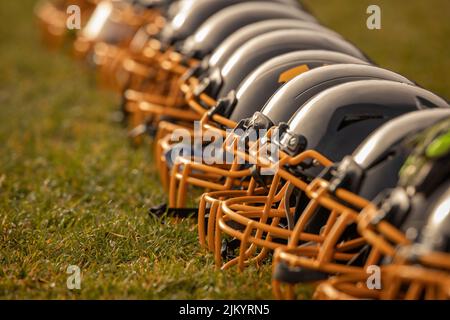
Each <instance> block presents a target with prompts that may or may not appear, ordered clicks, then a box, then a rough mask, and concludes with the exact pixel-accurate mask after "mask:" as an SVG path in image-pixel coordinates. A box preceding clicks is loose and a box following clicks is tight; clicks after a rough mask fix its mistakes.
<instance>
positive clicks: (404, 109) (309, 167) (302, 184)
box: [214, 74, 447, 267]
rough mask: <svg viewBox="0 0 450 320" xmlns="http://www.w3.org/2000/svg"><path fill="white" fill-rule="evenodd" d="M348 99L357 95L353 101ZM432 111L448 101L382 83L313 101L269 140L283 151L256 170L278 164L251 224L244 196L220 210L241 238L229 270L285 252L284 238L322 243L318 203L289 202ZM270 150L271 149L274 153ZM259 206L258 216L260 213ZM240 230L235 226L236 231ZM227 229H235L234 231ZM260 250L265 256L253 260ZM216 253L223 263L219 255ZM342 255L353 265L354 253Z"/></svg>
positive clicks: (356, 85)
mask: <svg viewBox="0 0 450 320" xmlns="http://www.w3.org/2000/svg"><path fill="white" fill-rule="evenodd" d="M305 75H306V74H305ZM344 92H345V94H344ZM350 92H353V93H354V92H358V94H356V95H355V94H349V93H350ZM381 92H383V93H385V95H384V96H383V97H380V94H381ZM417 97H420V98H424V99H426V100H427V101H429V102H430V104H428V106H426V107H424V106H423V105H422V104H420V103H418V100H417ZM294 103H295V102H294ZM431 105H432V106H435V107H436V106H442V107H447V103H446V102H445V101H444V100H442V99H441V98H439V97H437V96H435V95H433V94H432V93H430V92H428V91H426V90H424V89H421V88H418V87H415V86H411V85H408V84H404V83H398V82H392V81H385V80H362V81H357V82H352V83H346V84H341V85H338V86H336V87H333V88H330V89H327V90H325V91H323V92H322V93H319V94H318V95H316V96H315V97H313V98H312V99H310V100H309V101H308V102H307V103H306V104H305V105H303V107H302V108H300V109H299V110H298V111H297V113H296V114H295V115H294V116H293V117H292V119H291V120H290V121H289V124H288V125H280V126H279V128H278V131H279V132H278V133H277V134H275V135H274V137H273V138H271V140H270V145H272V144H273V145H275V146H276V147H277V148H279V149H280V150H281V152H280V153H281V155H280V156H279V157H278V159H279V160H277V158H275V161H274V160H270V158H271V156H269V160H267V158H261V157H260V158H261V160H260V161H259V163H258V164H257V166H262V167H264V166H272V167H273V163H275V168H274V170H275V175H274V177H273V178H271V182H270V184H267V186H266V187H267V189H268V191H267V193H265V194H266V195H263V196H258V197H254V198H250V200H251V201H255V205H254V208H253V209H252V210H253V211H252V217H251V218H249V217H246V213H245V212H246V210H245V209H242V206H241V204H242V203H246V204H247V205H249V206H250V207H251V206H252V205H251V204H250V203H249V201H250V200H249V198H247V197H242V198H240V199H239V198H232V199H229V200H226V201H223V202H222V203H221V212H219V214H218V219H219V222H218V224H219V229H220V230H221V232H223V233H225V234H228V235H230V236H232V237H235V238H237V239H239V240H240V243H241V251H240V254H239V256H238V257H237V258H235V259H233V260H231V261H230V262H228V263H227V264H226V265H225V266H224V267H229V266H231V265H234V264H236V263H238V264H239V265H240V267H243V266H244V265H246V264H247V263H249V262H251V261H255V260H257V261H260V260H261V259H263V257H265V256H266V255H267V253H268V252H269V251H270V250H273V249H275V248H278V247H280V246H281V247H283V246H285V244H286V241H287V239H288V238H290V237H291V236H293V235H297V236H298V237H299V239H297V240H293V241H294V242H293V243H292V245H294V246H296V245H297V242H298V241H300V242H301V243H303V242H305V241H307V242H308V241H315V242H318V243H321V242H323V241H324V237H325V236H326V232H329V231H330V230H328V229H327V228H326V227H325V230H326V232H325V233H323V230H324V229H323V228H322V226H323V224H318V223H314V224H309V222H310V218H311V216H314V212H315V209H317V208H318V203H316V202H315V201H312V202H313V204H311V205H308V201H307V202H304V200H303V199H304V198H303V196H302V197H301V199H300V200H301V201H300V202H299V203H298V205H297V206H296V205H293V204H292V203H291V201H292V200H293V199H292V198H291V196H292V195H294V197H296V196H297V195H303V194H305V192H306V191H307V188H308V186H309V183H310V182H311V181H312V180H314V178H315V177H317V176H318V175H319V173H320V171H321V170H322V169H321V168H323V167H328V166H330V165H331V164H332V163H333V162H337V161H340V160H341V159H342V158H343V157H344V156H345V155H347V154H350V153H351V152H352V151H354V150H355V149H356V148H357V147H358V145H359V144H360V143H361V142H362V141H363V140H364V139H365V138H366V137H367V136H368V135H369V134H370V133H372V132H373V131H374V130H376V129H377V128H379V127H380V126H381V125H383V124H384V123H386V122H388V121H389V120H391V119H394V118H396V117H398V116H400V115H402V114H405V113H408V112H411V111H415V110H420V109H421V108H427V107H430V106H431ZM269 147H270V146H269ZM269 147H267V149H270V150H273V149H272V148H269ZM271 163H272V164H271ZM252 176H253V177H254V176H255V175H254V174H252ZM263 187H264V185H263ZM291 188H292V189H291ZM288 189H289V191H288ZM249 195H251V193H250V194H249ZM308 197H309V195H308ZM312 200H314V199H312ZM261 203H264V205H261ZM311 206H312V207H311ZM233 207H238V208H241V209H240V210H242V211H240V210H237V211H234V210H233ZM258 207H259V211H258V210H257V209H256V208H258ZM269 208H278V210H280V211H281V212H280V211H277V210H275V212H274V213H273V214H275V216H270V214H272V213H271V211H270V210H269ZM285 208H288V209H286V210H287V212H285V211H284V209H285ZM304 210H305V212H303V211H304ZM283 216H284V217H285V219H286V220H287V226H286V223H282V222H283V221H286V220H283V218H282V217H283ZM326 216H327V214H326V215H325V217H326ZM236 223H237V225H238V227H235V225H236ZM279 223H281V224H280V226H278V224H279ZM230 224H231V225H233V227H230ZM239 225H240V226H239ZM283 225H284V227H283ZM243 230H245V231H243ZM321 230H322V231H321ZM297 236H296V237H297ZM214 237H215V239H216V240H215V241H216V243H217V242H218V241H219V240H217V239H220V235H218V234H217V232H216V234H215V236H214ZM283 239H284V243H285V244H284V245H283V244H282V243H283V241H282V240H283ZM219 242H220V241H219ZM280 242H281V244H280ZM353 245H354V244H353ZM249 246H250V247H249ZM314 247H315V248H314V250H319V249H320V246H317V245H316V246H314ZM250 248H251V249H250ZM258 248H261V249H262V251H261V252H260V253H259V254H255V253H256V252H258V251H257V249H258ZM351 248H352V249H354V247H351ZM216 249H217V248H216ZM307 249H308V250H311V248H307ZM248 250H250V251H248ZM308 250H307V251H308ZM308 252H309V253H311V251H308ZM215 254H216V258H217V259H218V261H220V260H221V259H220V252H217V251H216V252H215ZM218 255H219V256H218ZM343 256H344V257H346V258H347V259H349V257H354V256H355V254H349V255H345V254H344V255H343Z"/></svg>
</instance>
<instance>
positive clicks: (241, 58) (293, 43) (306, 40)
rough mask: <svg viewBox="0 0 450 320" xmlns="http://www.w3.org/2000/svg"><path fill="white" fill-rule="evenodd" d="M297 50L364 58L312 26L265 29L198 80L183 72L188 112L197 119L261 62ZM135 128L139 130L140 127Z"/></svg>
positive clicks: (145, 106) (181, 114) (342, 41)
mask: <svg viewBox="0 0 450 320" xmlns="http://www.w3.org/2000/svg"><path fill="white" fill-rule="evenodd" d="M298 50H330V51H336V52H341V53H346V54H348V55H351V56H354V57H356V58H359V59H362V60H367V58H365V56H364V54H362V53H361V52H360V51H359V50H358V49H356V48H355V47H354V46H353V45H351V44H349V43H348V42H346V41H345V40H343V39H342V38H340V37H335V36H333V35H332V34H329V33H326V32H320V31H315V30H298V31H297V30H278V31H273V32H269V33H267V34H263V35H260V36H258V37H256V38H254V39H252V40H251V41H249V42H247V43H246V44H244V45H243V46H242V47H240V48H239V49H238V50H237V51H236V52H235V53H234V54H233V55H232V56H231V57H230V58H229V59H228V61H227V63H225V64H224V67H223V68H221V69H218V68H214V69H208V71H207V72H206V74H204V75H201V76H200V77H199V79H201V80H199V79H198V78H197V77H194V76H191V74H192V73H187V74H185V77H184V78H185V79H186V78H187V79H186V83H183V84H182V88H183V91H184V92H185V97H186V101H187V103H188V105H189V107H190V108H191V109H192V111H193V112H190V113H189V115H190V116H192V117H196V119H200V118H201V116H203V115H205V114H206V113H207V111H209V110H210V109H211V108H212V107H214V106H215V105H216V104H217V101H218V100H219V99H220V98H224V97H226V96H227V95H228V94H229V93H230V92H231V91H232V90H234V89H236V88H237V87H238V86H239V84H240V83H241V82H242V81H243V80H244V79H245V77H246V76H247V75H248V74H249V73H250V72H251V71H253V70H254V69H256V68H257V67H258V66H260V65H261V64H262V63H264V62H265V61H267V60H269V59H271V58H273V57H276V56H278V55H281V54H283V53H288V52H292V51H298ZM194 73H195V72H194ZM139 108H140V109H147V110H150V109H152V108H154V109H155V106H152V105H151V104H148V103H143V104H141V105H140V106H139ZM177 112H178V114H179V117H185V116H186V114H185V113H182V112H180V111H179V110H176V111H173V112H171V115H173V116H174V117H175V116H176V113H177ZM140 120H142V119H140ZM147 120H148V119H147ZM148 121H150V120H148ZM191 121H192V119H191ZM157 122H158V121H157ZM140 123H142V121H140ZM231 128H232V127H231ZM137 131H140V132H142V131H141V130H137Z"/></svg>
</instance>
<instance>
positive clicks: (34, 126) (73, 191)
mask: <svg viewBox="0 0 450 320" xmlns="http://www.w3.org/2000/svg"><path fill="white" fill-rule="evenodd" d="M34 2H35V1H33V0H20V1H0V298H4V299H23V298H28V299H42V298H43V299H47V298H51V299H54V298H58V299H61V298H62V299H73V298H74V299H77V298H80V299H90V298H94V299H97V298H99V299H120V298H125V299H130V298H138V299H185V298H186V299H189V298H192V299H209V298H216V299H227V298H236V299H247V298H249V299H253V298H256V299H264V298H271V297H272V296H271V287H270V264H269V265H267V266H263V267H262V268H259V269H257V268H256V267H250V268H248V269H247V270H246V271H245V272H243V273H241V274H240V273H238V272H236V271H234V270H231V271H229V272H219V271H215V270H214V267H213V259H212V257H211V256H210V255H208V254H206V253H205V252H204V251H203V250H201V249H200V248H199V246H198V244H197V243H198V242H197V236H196V225H195V221H191V220H184V221H181V222H175V221H161V220H158V219H155V218H151V217H150V216H149V215H148V214H147V210H148V208H149V207H150V206H152V205H155V204H158V203H160V202H162V201H164V199H165V195H164V194H163V193H162V191H161V188H160V184H159V182H158V178H157V173H156V172H155V169H154V168H153V167H152V165H151V154H150V152H149V150H150V148H149V147H147V148H142V149H139V150H135V149H133V148H131V147H130V146H129V145H128V144H127V140H126V136H125V132H124V130H123V128H121V127H120V126H119V125H117V124H116V123H115V122H114V121H112V114H113V113H114V111H115V110H116V108H117V101H118V97H116V96H114V95H112V94H111V93H108V92H100V91H98V90H96V89H95V81H94V78H93V76H92V74H91V73H90V72H89V71H88V70H86V69H85V68H84V67H83V66H81V65H79V64H77V63H76V62H74V61H72V60H71V59H70V58H69V57H68V56H66V55H62V54H58V53H50V52H48V51H46V50H45V48H43V47H42V46H41V45H40V43H39V40H38V35H37V32H36V28H35V26H34V24H33V17H32V8H33V4H34ZM305 2H306V3H307V4H309V7H310V8H311V10H312V11H313V12H314V13H315V14H316V15H317V16H318V17H319V19H320V20H321V21H322V22H323V23H324V24H326V25H328V26H330V27H332V28H333V29H335V30H337V31H339V32H341V33H342V34H344V35H345V36H347V37H348V38H349V39H350V40H351V41H353V42H354V43H356V44H357V45H358V46H360V47H361V48H362V49H363V50H365V51H366V52H367V53H368V55H369V56H371V57H372V58H373V59H374V60H375V61H376V62H377V63H378V64H380V65H381V66H385V67H388V68H390V69H392V70H394V71H398V72H400V73H403V74H405V75H406V76H408V77H410V78H411V79H413V80H415V81H417V82H418V83H419V84H421V85H422V86H424V87H426V88H429V89H431V90H433V91H435V92H437V93H439V94H441V95H443V96H446V97H449V96H450V86H449V85H448V80H447V77H448V75H447V74H448V72H449V71H450V65H449V63H450V61H449V59H448V58H449V53H450V50H449V38H450V25H449V23H448V19H449V12H450V3H449V1H448V0H432V1H423V0H414V1H408V2H405V1H400V0H389V1H387V0H386V1H375V0H373V1H366V0H364V1H359V0H358V1H351V0H348V1H347V0H346V1H342V0H339V1H338V0H308V1H305ZM406 3H407V5H405V4H406ZM368 4H380V6H381V7H382V14H383V16H382V18H383V29H382V30H381V31H369V30H367V28H366V27H365V19H366V17H367V15H366V13H365V9H366V8H367V6H368ZM69 265H77V266H79V267H80V268H81V270H82V276H83V279H82V288H81V290H79V291H70V290H68V289H67V287H66V279H67V276H68V275H67V274H66V269H67V267H68V266H69ZM309 293H310V289H309V288H307V287H305V296H306V297H307V296H309Z"/></svg>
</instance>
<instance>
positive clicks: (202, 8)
mask: <svg viewBox="0 0 450 320" xmlns="http://www.w3.org/2000/svg"><path fill="white" fill-rule="evenodd" d="M268 1H269V0H260V1H253V0H230V1H203V0H200V1H199V0H197V1H193V0H191V1H187V0H185V1H181V3H180V4H179V5H178V7H177V10H178V13H177V14H176V15H175V16H174V17H173V19H172V20H171V22H170V23H169V24H167V25H166V26H165V27H164V28H163V29H162V31H161V32H160V33H159V34H158V35H156V36H155V37H153V38H152V39H151V40H150V41H149V42H148V44H147V46H146V47H145V49H144V50H143V51H142V54H143V58H144V59H145V60H146V62H147V64H149V63H150V64H153V65H155V67H157V69H158V68H159V67H161V68H159V70H158V71H159V73H158V75H159V77H163V76H165V77H166V78H167V77H169V76H170V75H171V73H175V74H176V75H180V74H182V73H183V72H184V70H185V69H186V68H189V67H190V66H192V65H194V64H196V63H197V62H198V61H197V60H196V59H190V58H188V57H183V55H182V54H181V53H180V51H181V48H182V46H183V42H184V41H185V40H186V38H187V37H189V36H190V35H193V34H194V33H195V31H196V30H197V28H199V27H200V26H201V25H202V24H204V25H207V22H208V21H209V18H210V17H211V16H213V15H214V14H215V13H218V12H220V11H221V10H223V9H225V8H227V7H229V6H234V5H238V6H239V5H242V4H243V3H242V2H249V3H252V4H253V5H251V6H250V7H248V6H244V7H245V9H246V10H247V13H249V12H250V13H249V15H250V16H252V15H253V13H251V11H252V9H251V8H253V10H258V9H257V7H259V6H264V5H265V4H268V5H271V7H272V8H275V7H277V8H278V7H284V6H290V7H291V11H294V12H300V10H299V9H298V5H295V4H294V3H293V2H291V1H284V0H277V1H275V2H276V3H270V4H269V3H268ZM244 7H243V8H244ZM304 15H305V16H306V13H305V14H304ZM291 16H295V14H291ZM274 17H277V14H276V13H275V15H274ZM297 17H298V15H297ZM223 18H225V17H223ZM239 19H241V20H242V16H241V17H240V18H239V17H238V19H237V21H239ZM244 20H245V19H244ZM234 22H235V23H236V21H234ZM221 23H224V21H221ZM236 25H239V23H236ZM230 31H232V27H231V29H230ZM124 67H125V68H126V70H128V71H129V72H131V73H132V74H133V75H135V76H137V78H138V79H137V80H134V81H133V82H137V83H140V82H142V78H144V79H146V78H148V77H149V71H147V72H143V70H145V68H144V67H145V66H142V65H141V64H137V65H135V64H133V63H130V62H127V65H126V66H124ZM142 73H144V74H142ZM167 73H168V74H167ZM150 75H151V74H150ZM153 78H155V79H154V80H155V81H153V82H161V81H158V80H159V78H158V77H156V75H153ZM147 82H148V79H147Z"/></svg>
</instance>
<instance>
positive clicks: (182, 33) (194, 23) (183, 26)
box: [159, 0, 299, 46]
mask: <svg viewBox="0 0 450 320" xmlns="http://www.w3.org/2000/svg"><path fill="white" fill-rule="evenodd" d="M255 1H264V0H255ZM266 1H270V2H273V1H272V0H266ZM242 2H253V0H226V1H222V0H220V1H208V0H200V1H198V0H182V1H180V3H179V4H178V5H177V9H176V10H177V14H176V15H175V16H174V17H173V19H172V21H171V23H170V24H168V25H167V27H165V28H164V29H163V30H162V32H161V34H160V36H159V39H160V40H161V41H162V42H163V44H164V46H171V45H174V44H175V43H176V42H178V41H182V40H185V39H186V38H187V37H189V36H190V35H192V34H194V32H195V31H196V30H197V28H199V27H200V26H201V24H202V23H203V22H205V21H206V20H207V19H208V18H209V17H211V16H212V15H213V14H215V13H216V12H219V11H220V10H222V9H224V8H227V7H229V6H232V5H235V4H239V3H242ZM276 2H279V3H282V4H285V5H288V6H292V7H293V8H299V5H298V4H296V3H295V2H294V1H285V0H277V1H276Z"/></svg>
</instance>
